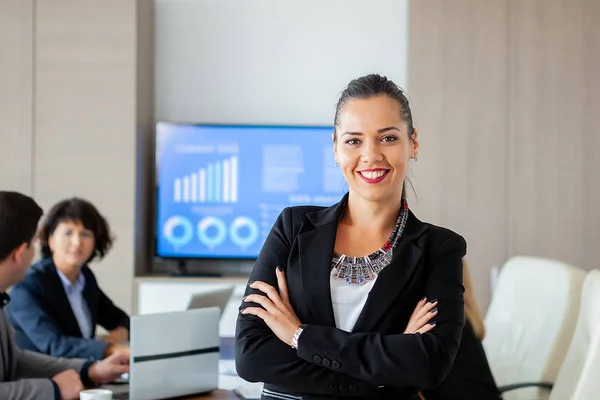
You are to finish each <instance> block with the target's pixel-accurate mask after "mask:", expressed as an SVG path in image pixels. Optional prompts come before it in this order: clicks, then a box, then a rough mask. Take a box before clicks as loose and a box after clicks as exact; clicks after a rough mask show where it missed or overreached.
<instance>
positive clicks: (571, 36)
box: [508, 0, 600, 268]
mask: <svg viewBox="0 0 600 400" xmlns="http://www.w3.org/2000/svg"><path fill="white" fill-rule="evenodd" d="M599 19H600V6H599V4H598V2H593V1H587V0H573V1H568V2H567V1H562V0H552V1H545V0H539V1H517V0H511V1H510V19H509V31H510V39H509V62H510V67H509V76H510V79H509V86H508V93H509V115H510V120H509V122H510V124H509V130H508V137H509V154H510V162H509V164H508V171H509V182H510V185H509V210H510V212H509V254H510V255H515V254H530V255H538V256H544V257H551V258H557V259H560V260H564V261H567V262H570V263H573V264H575V265H577V266H581V267H584V268H598V267H600V263H599V262H598V259H600V246H598V243H599V242H600V230H599V228H598V224H599V223H600V211H599V210H598V207H597V204H599V201H600V180H599V179H600V178H599V176H600V175H599V173H598V171H600V159H599V157H598V156H597V155H596V152H597V151H598V150H599V149H600V140H599V139H598V135H599V134H600V132H599V131H600V119H599V116H598V115H599V113H598V110H600V95H599V91H600V72H599V71H600V55H599V54H600V28H599V27H598V24H597V21H598V20H599Z"/></svg>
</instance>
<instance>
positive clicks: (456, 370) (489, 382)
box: [424, 320, 501, 400]
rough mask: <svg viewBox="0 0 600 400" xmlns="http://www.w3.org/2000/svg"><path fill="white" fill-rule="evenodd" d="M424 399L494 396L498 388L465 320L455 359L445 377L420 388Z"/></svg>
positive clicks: (486, 399) (492, 399)
mask: <svg viewBox="0 0 600 400" xmlns="http://www.w3.org/2000/svg"><path fill="white" fill-rule="evenodd" d="M424 395H425V399H426V400H468V399H477V400H498V399H500V398H501V395H500V391H499V390H498V387H497V386H496V382H495V381H494V376H493V375H492V371H491V370H490V366H489V364H488V361H487V357H486V355H485V350H484V349H483V345H482V344H481V341H480V340H479V339H478V338H477V336H475V332H474V331H473V327H472V326H471V324H470V323H469V321H468V320H467V322H466V323H465V327H464V329H463V334H462V339H461V341H460V347H459V348H458V353H457V354H456V359H455V360H454V364H453V365H452V369H450V373H449V374H448V376H446V379H445V380H444V381H443V382H442V383H441V384H440V385H439V386H438V387H437V388H436V389H434V390H432V391H425V392H424Z"/></svg>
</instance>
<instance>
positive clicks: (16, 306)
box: [7, 258, 129, 360]
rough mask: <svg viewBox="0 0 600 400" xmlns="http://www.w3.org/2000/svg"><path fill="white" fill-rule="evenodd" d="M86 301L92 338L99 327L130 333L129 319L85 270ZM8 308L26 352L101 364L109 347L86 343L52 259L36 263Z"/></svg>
mask: <svg viewBox="0 0 600 400" xmlns="http://www.w3.org/2000/svg"><path fill="white" fill-rule="evenodd" d="M81 273H82V274H83V275H84V277H85V288H84V290H83V297H84V299H85V301H86V302H87V306H88V309H89V311H90V314H91V321H92V337H94V335H95V332H96V324H100V325H101V326H103V327H104V328H105V329H107V330H112V329H115V328H117V327H119V326H123V327H125V328H127V329H128V330H129V317H128V316H127V314H125V312H124V311H123V310H121V309H120V308H118V307H117V306H115V305H114V304H113V302H112V301H111V300H110V299H109V298H108V297H107V296H106V295H105V294H104V292H103V291H102V290H101V289H100V288H99V287H98V282H97V281H96V278H95V277H94V274H93V273H92V271H91V270H90V269H89V268H88V267H87V266H84V267H83V268H82V269H81ZM10 297H11V301H10V304H9V305H8V307H7V311H8V315H9V319H10V321H11V323H12V325H13V327H14V329H15V341H16V343H17V345H18V346H19V347H20V348H21V349H24V350H32V351H37V352H40V353H45V354H50V355H53V356H57V357H81V358H88V359H96V360H101V359H102V358H103V356H104V351H105V349H106V347H107V346H108V343H105V342H101V341H98V340H94V339H84V338H83V337H82V334H81V331H80V330H79V324H78V323H77V319H76V318H75V314H73V311H72V309H71V304H70V303H69V299H68V298H67V295H66V293H65V290H64V287H63V284H62V281H61V280H60V277H59V276H58V273H57V272H56V267H55V266H54V263H53V262H52V259H51V258H47V259H44V260H41V261H39V262H37V263H35V264H34V265H33V266H32V267H31V268H30V269H29V271H28V273H27V275H26V277H25V279H24V280H23V282H20V283H18V284H17V285H16V286H14V287H13V289H12V290H11V292H10Z"/></svg>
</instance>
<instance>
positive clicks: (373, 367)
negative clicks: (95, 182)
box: [235, 75, 466, 400]
mask: <svg viewBox="0 0 600 400" xmlns="http://www.w3.org/2000/svg"><path fill="white" fill-rule="evenodd" d="M334 127H335V131H334V134H333V138H332V139H333V153H334V159H335V162H336V164H338V165H339V166H340V168H341V170H342V172H343V175H344V177H345V180H346V181H347V183H348V185H349V193H347V194H346V195H345V196H344V197H343V198H342V199H341V201H340V202H339V203H338V204H335V205H333V206H331V207H316V206H299V207H290V208H286V209H285V210H283V211H282V213H281V214H280V215H279V217H278V219H277V221H276V222H275V224H274V226H273V228H272V230H271V232H270V233H269V235H268V237H267V238H266V241H265V244H264V246H263V248H262V251H261V253H260V255H259V257H258V259H257V261H256V264H255V266H254V269H253V271H252V273H251V275H250V282H249V286H248V289H247V292H246V297H245V298H244V301H243V303H242V306H241V307H240V315H239V317H238V321H237V327H236V346H235V352H236V354H235V358H236V368H237V371H238V374H239V375H240V376H241V377H242V378H244V379H246V380H248V381H260V382H264V383H265V385H264V390H263V394H262V397H263V399H284V400H296V399H304V400H307V399H343V398H346V397H348V398H350V397H351V398H357V397H358V398H363V399H369V398H370V399H394V400H401V399H413V398H418V397H416V396H417V394H418V393H419V392H421V391H423V390H426V389H432V388H435V387H437V386H438V385H439V384H440V383H441V382H442V381H443V380H444V378H445V377H446V375H447V374H448V372H449V371H450V368H451V367H452V364H453V361H454V359H455V356H456V353H457V350H458V348H459V344H460V339H461V332H462V329H463V324H464V300H463V285H462V258H463V256H464V255H465V253H466V243H465V240H464V239H463V238H462V237H461V236H460V235H458V234H456V233H454V232H452V231H450V230H448V229H445V228H441V227H438V226H435V225H431V224H428V223H424V222H421V221H420V220H418V219H417V217H416V216H415V215H414V214H413V213H412V212H411V211H410V209H409V207H408V202H407V200H406V184H405V180H406V174H407V171H408V169H409V164H410V163H411V162H414V160H416V159H417V156H418V152H419V140H418V133H417V131H416V129H415V128H414V126H413V120H412V114H411V110H410V106H409V102H408V99H407V98H406V96H405V94H404V92H403V91H402V90H401V89H400V88H399V87H398V86H397V85H396V84H394V82H392V81H391V80H388V79H387V78H386V77H383V76H379V75H367V76H363V77H361V78H358V79H356V80H353V81H352V82H350V84H349V85H348V87H347V88H346V89H345V90H344V91H343V92H342V94H341V97H340V99H339V102H338V104H337V107H336V114H335V118H334ZM415 306H417V311H418V310H423V311H424V315H423V316H424V317H425V318H426V319H427V318H431V317H435V318H434V320H433V321H432V323H426V324H424V325H423V326H421V327H420V328H419V329H417V330H411V329H410V327H407V324H408V322H409V320H410V317H411V315H412V313H413V311H414V310H415ZM423 306H427V307H426V308H423ZM417 325H419V324H417Z"/></svg>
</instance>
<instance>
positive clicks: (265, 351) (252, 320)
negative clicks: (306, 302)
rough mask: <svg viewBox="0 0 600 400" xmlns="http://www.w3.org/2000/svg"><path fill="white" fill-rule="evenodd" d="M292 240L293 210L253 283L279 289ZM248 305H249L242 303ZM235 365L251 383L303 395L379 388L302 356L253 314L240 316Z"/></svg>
mask: <svg viewBox="0 0 600 400" xmlns="http://www.w3.org/2000/svg"><path fill="white" fill-rule="evenodd" d="M292 238H293V232H292V214H291V209H289V208H286V209H285V210H283V211H282V213H281V214H280V215H279V217H278V218H277V221H276V222H275V225H274V226H273V228H272V229H271V232H270V233H269V235H268V237H267V239H266V241H265V244H264V246H263V248H262V250H261V252H260V255H259V256H258V259H257V261H256V264H255V265H254V269H253V270H252V274H251V275H250V281H263V282H266V283H268V284H270V285H273V286H274V287H277V277H276V275H275V268H276V267H277V266H281V267H283V268H284V269H287V268H286V267H287V260H288V256H289V253H290V248H291V243H292V241H293V239H292ZM250 293H260V292H259V291H257V290H254V289H251V288H247V290H246V295H248V294H250ZM246 306H248V304H242V307H246ZM235 364H236V369H237V372H238V374H239V376H240V377H242V378H243V379H245V380H247V381H250V382H264V383H266V384H273V385H276V386H279V387H282V388H285V389H288V390H290V391H296V392H300V393H312V394H332V392H333V393H335V392H336V390H337V387H338V386H346V387H350V386H353V387H354V389H355V390H356V392H357V393H360V395H363V396H364V395H367V394H375V393H376V392H377V388H376V387H375V386H373V385H370V384H368V383H366V382H364V381H361V380H359V379H356V378H353V377H350V376H348V375H346V374H345V373H343V372H339V371H334V370H331V369H328V368H325V367H322V366H318V365H316V364H313V363H312V362H310V361H306V360H303V359H302V358H300V357H298V354H297V353H296V351H295V350H294V349H292V348H291V347H290V346H288V345H287V344H285V343H283V342H282V341H281V340H279V339H278V338H277V336H275V334H274V333H273V332H272V331H271V329H269V327H268V326H267V325H266V324H265V323H264V322H263V320H261V319H260V318H258V317H256V316H253V315H244V314H241V313H240V314H239V315H238V320H237V326H236V335H235Z"/></svg>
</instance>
